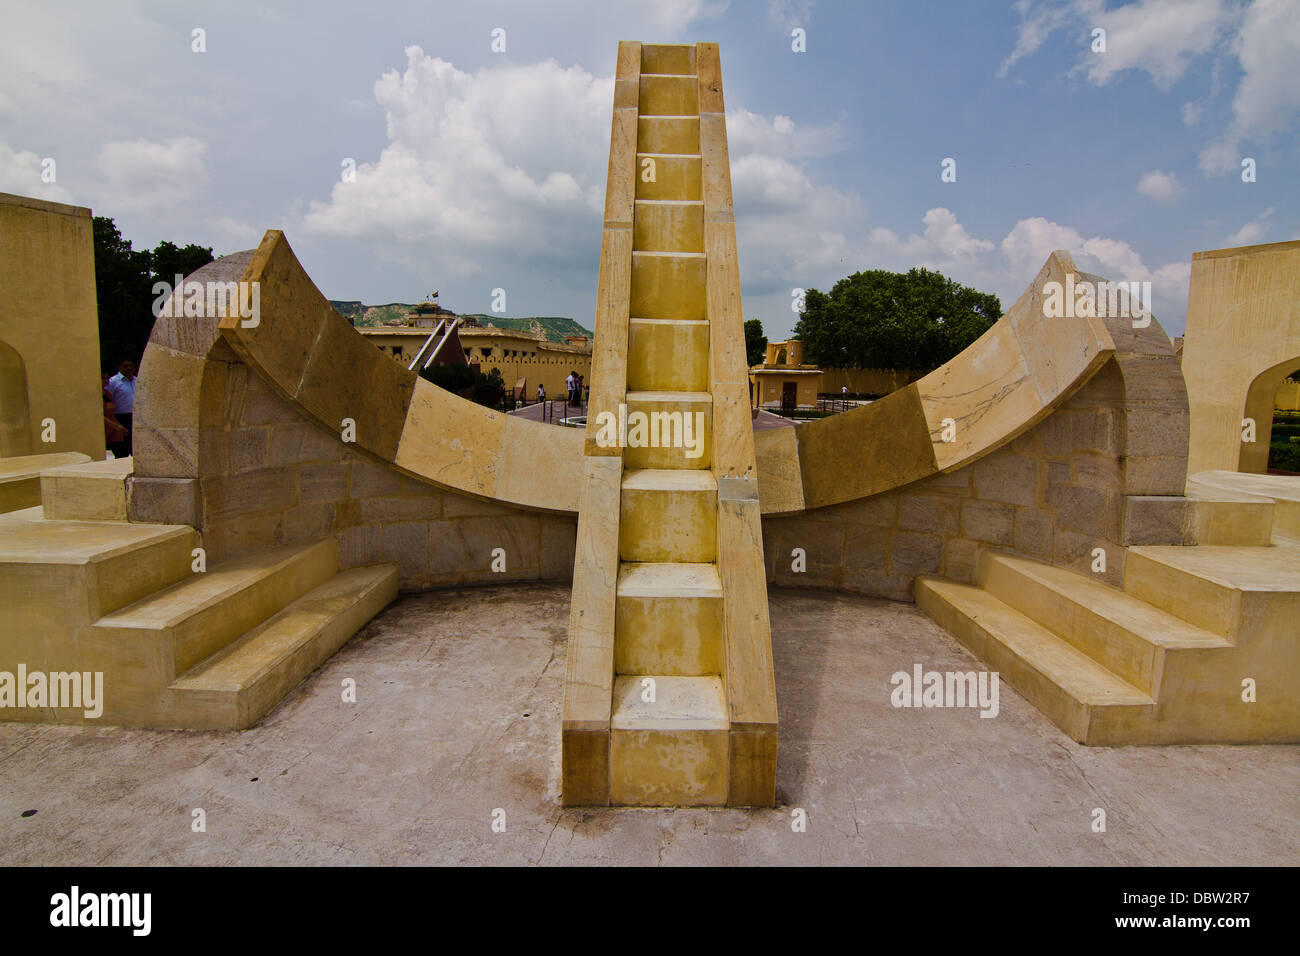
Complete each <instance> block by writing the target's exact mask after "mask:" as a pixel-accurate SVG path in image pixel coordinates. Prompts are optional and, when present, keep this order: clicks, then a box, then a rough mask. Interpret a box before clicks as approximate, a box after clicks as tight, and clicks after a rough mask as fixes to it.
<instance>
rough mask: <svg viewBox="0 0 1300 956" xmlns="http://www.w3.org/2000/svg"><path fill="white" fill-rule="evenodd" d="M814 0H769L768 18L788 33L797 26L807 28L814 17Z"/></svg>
mask: <svg viewBox="0 0 1300 956" xmlns="http://www.w3.org/2000/svg"><path fill="white" fill-rule="evenodd" d="M812 11H813V0H767V20H768V22H769V23H771V24H772V26H774V27H776V28H778V29H780V30H782V31H784V32H786V33H788V32H789V31H790V30H792V29H794V28H795V27H803V28H804V29H807V27H808V21H809V20H811V19H812Z"/></svg>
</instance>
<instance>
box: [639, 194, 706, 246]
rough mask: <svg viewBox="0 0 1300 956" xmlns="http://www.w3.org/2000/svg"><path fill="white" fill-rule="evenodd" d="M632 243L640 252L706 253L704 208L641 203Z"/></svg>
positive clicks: (701, 204) (694, 204) (680, 204)
mask: <svg viewBox="0 0 1300 956" xmlns="http://www.w3.org/2000/svg"><path fill="white" fill-rule="evenodd" d="M632 243H633V245H632V248H633V249H635V250H637V251H638V252H703V251H704V204H703V203H699V204H696V203H656V202H649V201H640V202H638V203H637V204H636V212H635V214H634V217H633V226H632Z"/></svg>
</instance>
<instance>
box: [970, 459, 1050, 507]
mask: <svg viewBox="0 0 1300 956" xmlns="http://www.w3.org/2000/svg"><path fill="white" fill-rule="evenodd" d="M972 471H973V472H974V477H975V488H974V493H975V497H976V498H981V499H983V500H985V501H1005V502H1010V503H1011V504H1017V505H1032V504H1034V503H1035V502H1037V500H1038V483H1039V472H1040V469H1039V463H1038V461H1037V460H1035V459H1032V458H1021V457H1018V456H1016V455H1010V454H1006V453H1004V452H994V453H993V454H992V455H989V456H988V457H987V458H984V459H982V460H980V461H978V462H976V463H975V465H974V467H973V468H972Z"/></svg>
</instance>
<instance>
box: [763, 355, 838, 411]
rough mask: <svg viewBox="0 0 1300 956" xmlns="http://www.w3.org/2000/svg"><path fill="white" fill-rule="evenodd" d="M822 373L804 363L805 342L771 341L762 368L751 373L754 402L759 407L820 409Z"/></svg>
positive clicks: (815, 367) (813, 366)
mask: <svg viewBox="0 0 1300 956" xmlns="http://www.w3.org/2000/svg"><path fill="white" fill-rule="evenodd" d="M821 381H822V370H821V369H819V368H818V367H817V366H815V365H804V364H803V343H802V342H800V341H798V340H792V341H789V342H768V343H767V355H766V357H765V358H764V360H763V364H762V365H755V366H754V367H753V368H752V369H750V370H749V382H750V389H749V391H750V399H751V400H752V402H753V403H754V406H755V407H757V408H816V407H817V393H818V392H820V391H821Z"/></svg>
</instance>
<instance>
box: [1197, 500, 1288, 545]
mask: <svg viewBox="0 0 1300 956" xmlns="http://www.w3.org/2000/svg"><path fill="white" fill-rule="evenodd" d="M1272 532H1273V502H1271V501H1259V502H1255V501H1204V500H1196V499H1193V504H1192V527H1191V534H1190V537H1191V540H1192V543H1193V544H1197V545H1226V546H1234V545H1239V546H1245V547H1268V545H1269V544H1270V542H1271V540H1272Z"/></svg>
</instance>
